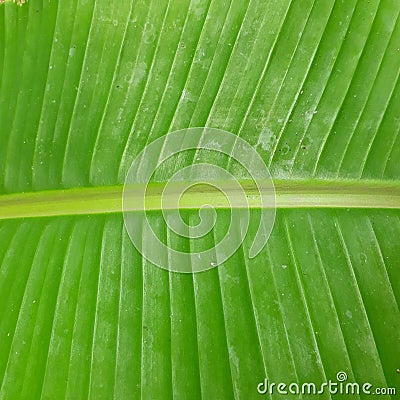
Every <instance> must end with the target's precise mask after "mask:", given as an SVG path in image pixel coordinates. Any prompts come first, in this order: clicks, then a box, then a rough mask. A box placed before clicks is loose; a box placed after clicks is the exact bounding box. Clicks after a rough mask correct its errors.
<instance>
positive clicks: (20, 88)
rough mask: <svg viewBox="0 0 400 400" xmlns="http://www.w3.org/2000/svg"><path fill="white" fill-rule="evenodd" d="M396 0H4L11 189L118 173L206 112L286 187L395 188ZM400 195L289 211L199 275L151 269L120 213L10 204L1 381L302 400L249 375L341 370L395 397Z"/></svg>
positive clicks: (107, 391)
mask: <svg viewBox="0 0 400 400" xmlns="http://www.w3.org/2000/svg"><path fill="white" fill-rule="evenodd" d="M399 12H400V3H399V2H398V1H397V0H381V1H379V0H371V1H368V2H367V1H364V0H358V1H357V0H348V1H342V0H336V1H334V0H304V1H297V0H265V1H261V0H255V1H250V2H241V1H231V2H229V1H225V0H214V1H207V0H205V1H195V0H192V1H188V0H182V1H181V0H170V1H168V2H167V1H166V2H157V1H152V0H146V1H123V2H122V1H105V0H97V1H94V0H89V1H87V0H85V1H84V0H71V1H68V2H66V1H65V2H63V1H60V2H57V1H52V0H30V1H29V2H28V3H26V4H23V5H22V6H21V7H19V6H17V5H16V4H12V3H9V2H6V4H4V5H3V4H2V5H0V76H1V81H0V82H1V86H0V165H1V174H0V193H1V195H7V194H9V193H22V192H24V193H25V194H27V195H29V193H32V192H35V191H42V190H50V189H51V190H61V189H68V188H78V190H79V188H87V187H103V186H104V187H105V186H115V185H122V184H123V182H124V179H125V175H126V173H127V170H128V168H129V166H130V164H131V163H132V161H133V160H134V158H135V157H136V155H137V154H138V153H139V152H140V151H141V150H142V149H143V148H144V147H145V146H146V144H148V143H150V142H151V141H153V140H154V139H156V138H158V137H161V136H163V135H165V134H166V133H168V132H170V131H174V130H177V129H183V128H188V127H196V126H209V127H214V128H220V129H225V130H227V131H230V132H233V133H234V134H236V135H238V136H240V137H242V138H243V139H245V140H247V141H248V142H249V143H250V144H252V145H253V146H254V147H255V148H256V149H257V151H258V152H259V154H260V155H261V156H262V157H263V159H264V160H265V162H266V164H267V165H268V167H269V169H270V172H271V175H272V177H273V178H274V179H279V180H283V181H286V182H288V183H290V182H294V181H296V180H303V179H305V180H310V181H312V180H322V181H326V182H329V181H335V182H344V181H346V182H347V181H348V180H349V179H351V180H354V181H365V182H367V181H374V182H378V183H379V182H383V183H384V182H389V181H390V182H391V183H393V182H394V183H396V182H398V181H399V180H400V170H399V168H398V165H399V160H400V138H399V135H398V133H399V130H400V114H399V110H400V85H399V72H400V45H399V43H400V22H399ZM188 161H190V157H189V158H184V159H181V160H180V163H177V164H176V165H175V167H178V166H179V165H181V164H184V163H185V162H188ZM250 162H251V160H249V163H250ZM172 167H173V166H172ZM172 167H171V168H172ZM233 169H234V168H233ZM161 177H162V175H161ZM399 208H400V205H399V207H397V208H395V209H392V210H388V209H375V210H368V209H350V208H349V209H346V208H344V209H335V208H325V209H318V208H317V207H310V208H309V209H296V208H292V209H279V210H277V218H276V222H275V226H274V230H273V232H272V235H271V238H270V239H269V241H268V243H267V246H266V248H265V249H264V250H263V251H262V253H261V254H260V255H259V256H258V257H257V258H254V259H250V258H249V257H248V250H249V247H250V238H246V240H245V242H244V243H243V244H242V246H241V247H240V248H239V250H238V251H237V252H236V253H235V255H234V256H232V257H231V258H230V259H229V260H228V261H227V262H225V263H224V265H222V266H221V267H218V268H215V269H212V270H210V271H206V272H203V273H200V274H194V275H190V274H189V275H182V274H176V273H171V272H168V271H165V270H161V269H159V268H156V267H154V266H153V265H150V264H149V263H148V262H147V261H146V260H145V259H143V258H142V257H141V255H140V254H139V253H138V252H137V251H136V249H135V248H134V247H133V245H132V243H131V242H130V240H129V238H128V236H127V234H126V231H125V228H124V225H123V218H122V214H121V213H102V214H98V215H90V216H89V215H87V216H86V215H80V216H74V215H70V216H60V217H44V218H43V217H41V218H39V217H37V218H35V217H33V218H16V219H12V220H5V219H4V220H1V221H0V263H1V264H0V299H1V300H0V346H1V349H0V376H1V377H2V380H1V382H2V383H1V389H0V398H4V399H26V398H33V399H36V398H44V399H58V398H93V399H102V398H104V399H110V398H115V399H130V398H143V399H165V398H176V399H186V398H188V399H189V398H190V399H192V398H193V399H196V398H202V399H231V398H237V399H252V398H262V397H264V398H272V399H275V398H302V396H301V395H292V396H291V397H290V396H289V395H286V396H285V395H279V394H278V393H276V392H275V393H274V395H272V397H271V396H269V395H263V396H261V395H260V394H259V393H258V392H257V385H258V384H259V383H260V382H262V381H263V380H264V379H265V378H267V379H268V380H269V381H270V382H276V383H279V382H285V383H287V384H289V383H291V382H297V383H299V384H300V385H301V384H302V383H304V382H314V383H316V384H320V383H323V382H327V381H328V380H329V379H331V380H335V379H336V374H337V373H338V372H339V371H344V372H346V374H347V375H348V382H359V383H360V384H361V385H362V384H363V383H364V382H370V383H371V384H372V385H373V387H374V388H377V387H383V388H384V387H394V388H396V389H397V393H400V374H399V373H398V372H396V371H397V370H398V369H399V368H400V311H399V299H400V286H399V285H400V261H399V254H400V244H399V241H398V240H397V238H398V237H399V235H400V219H399V217H400V213H399V211H398V209H399ZM218 215H219V216H220V217H221V219H222V221H227V220H228V216H227V211H226V210H219V211H218ZM187 217H188V218H189V219H192V220H194V219H195V218H196V217H197V211H196V210H193V211H188V212H187ZM150 218H151V219H152V222H153V226H155V228H156V229H157V232H158V233H159V234H160V236H161V237H163V238H164V240H165V241H166V242H173V244H174V246H176V247H179V248H182V249H186V250H187V251H189V252H190V251H191V250H195V246H196V244H195V243H194V241H192V240H189V239H184V238H180V237H178V236H173V237H170V236H169V235H168V233H167V230H166V228H165V222H164V220H163V218H162V215H161V213H158V212H152V213H151V216H150ZM251 226H253V225H251ZM252 229H253V228H252ZM254 229H255V228H254ZM222 232H223V226H222V227H220V226H216V228H215V230H214V232H213V234H212V235H209V236H207V238H206V239H205V242H207V243H206V244H207V245H209V246H211V247H212V245H213V244H214V243H215V242H217V241H218V240H219V238H220V236H221V235H222ZM253 234H254V232H253ZM143 242H144V245H146V238H143ZM218 256H219V255H218V254H216V259H218ZM168 262H169V261H168V260H166V263H168ZM192 262H193V263H196V262H198V261H197V260H196V259H193V260H192ZM288 396H289V397H288ZM303 397H304V398H306V397H307V396H303ZM319 397H320V398H327V399H329V398H331V397H334V396H333V395H331V394H329V393H328V392H325V393H324V394H322V395H320V396H319ZM368 397H370V396H366V395H363V394H360V395H359V396H354V398H368ZM381 397H382V398H385V396H381ZM386 398H390V396H389V395H388V396H386ZM392 398H396V397H395V396H392Z"/></svg>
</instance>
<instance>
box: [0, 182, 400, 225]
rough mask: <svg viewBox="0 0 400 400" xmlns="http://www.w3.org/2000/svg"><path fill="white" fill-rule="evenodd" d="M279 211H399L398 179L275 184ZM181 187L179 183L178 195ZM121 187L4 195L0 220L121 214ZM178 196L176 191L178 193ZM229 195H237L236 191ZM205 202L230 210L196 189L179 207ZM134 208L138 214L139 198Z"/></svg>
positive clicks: (149, 203) (150, 206) (153, 198)
mask: <svg viewBox="0 0 400 400" xmlns="http://www.w3.org/2000/svg"><path fill="white" fill-rule="evenodd" d="M241 184H242V186H243V187H244V190H245V194H246V197H247V200H248V202H249V207H251V208H259V206H260V203H259V196H258V195H257V191H256V188H255V186H254V185H252V184H251V183H249V182H246V181H242V182H241ZM274 184H275V190H276V207H277V208H395V209H399V208H400V182H397V181H390V182H387V181H382V182H379V181H351V180H348V181H344V180H342V181H333V180H331V181H305V180H304V181H302V180H292V181H288V180H285V181H274ZM164 186H165V184H163V183H151V184H149V185H148V192H147V193H148V194H147V196H146V210H159V209H160V208H161V194H162V190H163V188H164ZM181 187H182V185H180V184H177V185H176V193H178V192H179V190H180V188H181ZM122 191H123V186H122V185H120V186H100V187H91V188H75V189H66V190H48V191H40V192H30V193H15V194H6V195H2V196H0V219H11V218H26V217H42V216H57V215H60V216H61V215H82V214H102V213H118V212H121V211H122ZM174 193H175V192H174ZM229 195H232V196H235V195H237V194H236V193H235V191H233V190H232V192H231V193H229ZM205 203H207V204H210V205H212V206H214V207H216V208H227V203H226V198H225V197H224V195H223V194H221V193H220V192H216V191H215V189H213V188H211V187H208V186H204V185H203V186H201V185H198V186H194V187H193V188H192V189H191V190H190V192H188V193H187V194H185V196H183V198H182V201H181V203H180V208H186V209H196V208H199V207H200V206H201V205H204V204H205ZM132 204H133V205H132V207H130V210H132V211H135V210H139V209H141V208H140V202H139V198H138V199H137V200H135V199H134V200H133V201H132Z"/></svg>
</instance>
